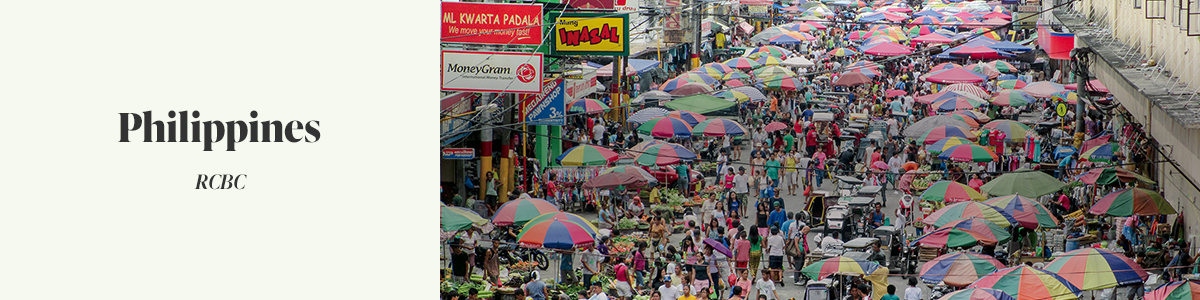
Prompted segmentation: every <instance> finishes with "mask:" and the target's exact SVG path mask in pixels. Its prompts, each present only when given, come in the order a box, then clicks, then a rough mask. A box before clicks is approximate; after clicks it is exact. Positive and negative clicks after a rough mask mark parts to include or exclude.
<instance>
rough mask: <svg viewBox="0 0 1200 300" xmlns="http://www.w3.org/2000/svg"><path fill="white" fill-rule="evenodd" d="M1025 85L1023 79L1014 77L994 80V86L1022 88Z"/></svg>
mask: <svg viewBox="0 0 1200 300" xmlns="http://www.w3.org/2000/svg"><path fill="white" fill-rule="evenodd" d="M1026 85H1027V84H1025V82H1024V81H1020V80H1016V79H1008V80H1001V81H997V82H996V87H999V88H1004V89H1020V88H1024V87H1025V86H1026Z"/></svg>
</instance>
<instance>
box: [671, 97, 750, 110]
mask: <svg viewBox="0 0 1200 300" xmlns="http://www.w3.org/2000/svg"><path fill="white" fill-rule="evenodd" d="M734 105H737V102H733V101H727V100H725V99H721V98H717V97H713V96H712V95H707V94H696V95H691V96H687V97H683V98H679V99H675V100H671V102H667V103H666V104H663V106H666V107H668V108H670V109H674V110H686V111H690V112H694V113H698V114H706V113H710V112H714V111H718V110H722V109H726V108H729V107H731V106H734Z"/></svg>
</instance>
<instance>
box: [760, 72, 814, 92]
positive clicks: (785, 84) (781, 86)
mask: <svg viewBox="0 0 1200 300" xmlns="http://www.w3.org/2000/svg"><path fill="white" fill-rule="evenodd" d="M762 84H763V86H764V87H765V88H767V89H771V90H782V91H795V90H799V89H800V88H803V87H804V83H803V82H800V80H799V79H796V78H795V77H790V76H774V77H767V78H764V79H763V80H762Z"/></svg>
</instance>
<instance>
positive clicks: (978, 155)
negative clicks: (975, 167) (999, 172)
mask: <svg viewBox="0 0 1200 300" xmlns="http://www.w3.org/2000/svg"><path fill="white" fill-rule="evenodd" d="M937 157H938V159H941V160H948V161H957V162H990V161H994V160H997V159H999V157H997V156H996V153H995V152H992V150H988V148H984V147H983V146H980V145H958V146H952V147H950V148H947V149H946V150H945V151H942V153H940V154H938V156H937Z"/></svg>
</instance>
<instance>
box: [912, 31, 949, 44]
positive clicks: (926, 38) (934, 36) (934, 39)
mask: <svg viewBox="0 0 1200 300" xmlns="http://www.w3.org/2000/svg"><path fill="white" fill-rule="evenodd" d="M912 41H913V42H914V43H931V44H945V43H949V42H953V41H954V40H952V39H950V38H948V37H946V36H944V35H941V34H940V33H930V34H926V35H922V36H919V37H917V38H914V39H912Z"/></svg>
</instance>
